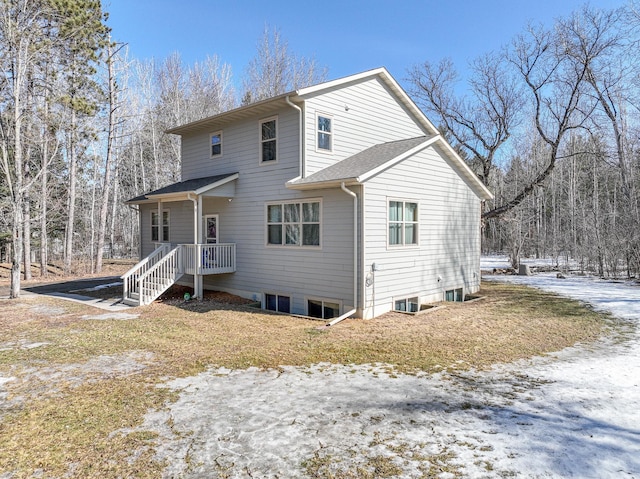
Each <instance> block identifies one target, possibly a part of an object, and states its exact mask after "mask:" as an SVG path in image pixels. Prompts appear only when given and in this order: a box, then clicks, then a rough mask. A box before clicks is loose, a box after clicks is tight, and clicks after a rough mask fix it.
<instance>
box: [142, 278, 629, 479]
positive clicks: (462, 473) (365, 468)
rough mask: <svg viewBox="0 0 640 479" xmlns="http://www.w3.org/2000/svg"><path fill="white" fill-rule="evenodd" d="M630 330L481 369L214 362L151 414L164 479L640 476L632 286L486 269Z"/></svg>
mask: <svg viewBox="0 0 640 479" xmlns="http://www.w3.org/2000/svg"><path fill="white" fill-rule="evenodd" d="M490 279H492V280H499V281H516V282H519V283H525V284H529V285H531V286H534V287H538V288H542V289H546V290H551V291H555V292H557V293H559V294H564V295H568V296H571V297H575V298H578V299H581V300H583V301H585V302H589V303H590V304H592V305H593V306H594V307H595V308H598V309H603V310H607V311H610V312H611V313H612V314H614V315H615V316H617V317H620V318H624V319H626V320H628V321H629V322H630V324H632V325H633V327H630V328H629V332H628V334H627V335H626V336H625V337H624V338H617V339H608V340H603V341H601V342H598V343H596V344H593V345H588V346H584V347H581V346H576V347H572V348H568V349H565V350H563V351H561V352H558V353H555V354H553V355H549V356H545V357H538V358H535V359H533V360H527V361H520V362H518V363H514V364H505V365H499V366H496V367H494V368H493V369H492V370H490V371H488V372H474V371H471V372H460V373H440V374H435V375H426V374H425V375H418V376H409V375H396V374H391V373H389V371H388V370H386V369H385V368H384V367H382V366H376V365H372V366H358V367H352V366H335V365H328V364H325V365H316V366H314V367H311V368H294V367H286V368H283V369H281V370H278V371H275V370H272V371H267V372H264V371H260V370H257V369H249V370H233V371H231V370H225V369H218V370H211V371H208V372H205V373H202V374H200V375H198V376H195V377H189V378H183V379H178V380H174V381H172V382H169V383H168V384H166V385H164V387H169V388H172V389H175V390H177V391H180V397H179V399H178V401H177V402H175V403H172V404H170V405H169V406H168V407H167V408H166V409H164V410H160V411H154V412H150V413H149V414H148V415H147V416H146V420H145V423H144V425H143V426H142V428H141V429H143V430H154V431H157V432H158V433H159V439H158V441H157V444H158V455H159V456H160V458H162V459H165V460H166V461H167V464H169V466H168V468H167V469H166V470H165V477H238V478H239V477H271V478H275V477H300V476H302V475H304V474H307V475H310V476H312V477H337V478H340V477H343V478H346V477H442V478H447V477H472V478H473V477H478V478H479V477H531V478H537V477H576V478H607V477H610V478H619V477H626V478H640V335H639V334H638V331H637V328H636V326H637V322H638V321H640V287H638V286H636V285H631V284H623V283H613V282H606V281H599V280H594V279H592V278H586V277H570V278H567V279H564V280H560V279H557V278H555V275H554V274H541V275H538V276H530V277H519V276H501V277H492V278H490Z"/></svg>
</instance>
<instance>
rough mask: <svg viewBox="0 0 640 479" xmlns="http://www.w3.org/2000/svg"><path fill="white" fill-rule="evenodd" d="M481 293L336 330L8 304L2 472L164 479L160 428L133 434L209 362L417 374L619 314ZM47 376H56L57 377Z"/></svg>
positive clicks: (255, 317) (217, 305) (583, 337)
mask: <svg viewBox="0 0 640 479" xmlns="http://www.w3.org/2000/svg"><path fill="white" fill-rule="evenodd" d="M482 294H484V295H485V296H486V298H485V299H484V300H482V301H478V302H474V303H447V305H446V307H445V308H443V309H439V310H437V311H433V312H430V313H428V314H424V315H420V316H409V315H403V314H400V313H395V314H387V315H384V316H382V317H380V318H377V319H375V320H371V321H360V320H346V321H344V322H342V323H340V324H338V325H336V326H334V327H332V328H330V329H319V327H320V326H321V325H322V323H320V322H317V321H312V320H308V319H302V318H295V317H288V316H282V315H276V314H267V313H265V312H263V311H260V310H254V309H251V308H249V307H247V306H242V305H241V304H237V302H235V304H229V303H227V304H224V303H221V302H217V301H213V300H209V301H204V302H197V301H191V302H184V301H181V300H175V299H174V300H166V301H164V302H156V303H154V304H153V305H151V306H149V307H145V308H138V309H136V310H134V311H137V312H138V313H140V317H139V318H138V319H136V320H131V321H119V320H107V321H86V320H83V319H82V316H83V315H86V314H95V312H96V311H95V310H93V309H92V308H89V307H87V306H85V305H80V304H75V303H70V302H66V301H62V300H56V299H52V298H38V299H36V300H34V299H28V298H23V299H20V300H15V301H9V300H0V311H2V314H0V376H4V377H9V376H14V377H15V378H16V380H14V381H11V382H8V383H6V384H5V388H6V390H7V401H4V406H3V405H2V399H1V396H0V406H2V407H0V421H1V422H0V444H2V445H3V447H2V448H0V474H2V473H5V472H13V473H14V474H15V475H14V476H12V477H31V476H32V475H33V474H41V475H43V476H44V477H61V476H64V475H65V474H66V475H68V477H103V478H109V477H158V475H159V471H160V470H161V467H162V465H161V464H158V463H156V462H154V460H153V454H152V453H153V450H152V447H151V442H150V440H151V439H153V435H152V434H150V433H149V434H146V433H140V432H137V433H135V434H127V433H126V430H128V429H130V428H134V427H136V426H139V425H140V424H141V422H142V418H143V415H144V413H145V412H146V411H147V410H148V409H150V408H151V409H157V408H159V407H161V406H162V404H163V403H164V402H165V401H168V400H170V399H171V395H170V393H169V392H167V391H165V390H163V389H158V388H156V387H155V385H156V384H158V383H161V382H163V381H165V380H166V378H168V377H184V376H188V375H193V374H196V373H198V372H201V371H203V370H205V369H207V368H209V367H211V366H225V367H228V368H246V367H249V366H257V367H261V368H278V367H280V366H282V365H300V366H304V365H309V364H314V363H320V362H328V363H339V364H368V363H384V364H388V365H389V367H390V368H394V369H395V370H397V371H398V372H407V373H412V372H416V371H427V372H431V371H438V370H441V369H443V368H444V369H458V368H471V367H475V368H485V367H488V366H490V365H491V364H494V363H496V362H505V361H513V360H516V359H519V358H524V357H530V356H532V355H538V354H543V353H545V352H549V351H556V350H559V349H561V348H563V347H565V346H569V345H572V344H575V343H576V342H585V341H592V340H594V339H596V338H598V337H599V336H601V335H602V334H603V331H604V330H605V328H607V325H608V324H610V322H609V321H608V320H607V318H606V317H605V316H603V315H601V314H598V313H595V312H593V311H591V310H589V309H587V308H585V307H583V306H581V305H580V304H579V303H577V302H575V301H570V300H567V299H561V298H558V297H556V296H553V295H549V294H544V293H541V292H539V291H536V290H532V289H528V288H525V287H520V286H511V285H504V284H493V283H488V284H485V285H484V289H483V291H482ZM215 299H216V300H218V301H220V300H224V299H225V296H217V297H216V298H215ZM226 299H227V300H230V299H231V298H229V297H226ZM19 341H29V342H34V343H37V342H43V343H47V345H46V346H42V347H37V348H33V349H27V348H20V347H16V346H15V345H16V344H17V343H19ZM134 352H135V353H140V354H142V353H147V356H144V357H145V358H147V359H139V361H140V363H141V366H140V368H138V369H135V370H132V371H130V372H123V373H114V372H113V370H109V369H108V368H106V369H105V370H99V369H98V370H95V369H93V370H91V371H85V373H84V375H80V376H81V377H80V379H78V378H75V379H74V380H71V378H70V377H69V375H70V374H71V373H69V367H70V365H74V367H75V369H74V371H75V372H74V374H76V375H77V374H78V373H77V371H78V370H79V369H82V367H83V365H86V364H88V363H89V362H90V361H92V360H95V359H96V358H99V357H108V358H116V360H117V358H119V357H127V355H131V354H132V353H134ZM136 357H138V356H136ZM65 368H67V369H65ZM34 371H35V372H34ZM52 371H54V372H55V371H57V372H58V373H56V374H57V375H56V374H53V373H52ZM65 371H66V372H65ZM45 372H46V374H45ZM36 373H40V378H39V379H38V380H34V379H33V378H34V377H35V375H37V374H36ZM47 374H48V375H49V376H50V377H51V378H53V377H54V376H55V381H53V379H51V380H50V381H49V382H47V381H48V380H47V376H46V375H47ZM43 375H44V377H43ZM54 383H55V384H54ZM0 392H1V391H0ZM3 410H5V413H4V415H2V414H3V412H2V411H3ZM117 431H125V432H117ZM372 467H373V466H372ZM376 467H381V466H380V465H378V466H376ZM370 469H371V468H370ZM371 470H373V469H371Z"/></svg>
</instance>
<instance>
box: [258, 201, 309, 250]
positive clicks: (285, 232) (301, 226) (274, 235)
mask: <svg viewBox="0 0 640 479" xmlns="http://www.w3.org/2000/svg"><path fill="white" fill-rule="evenodd" d="M267 244H269V245H283V246H320V202H319V201H297V202H286V203H284V202H283V203H271V204H268V205H267Z"/></svg>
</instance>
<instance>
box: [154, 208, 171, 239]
mask: <svg viewBox="0 0 640 479" xmlns="http://www.w3.org/2000/svg"><path fill="white" fill-rule="evenodd" d="M165 213H166V214H167V225H166V226H167V239H164V226H165V225H164V218H163V221H162V224H160V221H159V218H158V224H157V225H154V224H153V216H154V214H155V216H158V208H156V209H154V210H151V211H150V212H149V225H150V227H151V229H150V230H149V231H150V238H151V242H152V243H170V242H171V209H170V208H166V209H165V208H162V216H163V217H164V214H165ZM154 228H158V239H157V240H154V239H153V229H154ZM160 231H162V235H160ZM161 236H162V239H161V238H160V237H161Z"/></svg>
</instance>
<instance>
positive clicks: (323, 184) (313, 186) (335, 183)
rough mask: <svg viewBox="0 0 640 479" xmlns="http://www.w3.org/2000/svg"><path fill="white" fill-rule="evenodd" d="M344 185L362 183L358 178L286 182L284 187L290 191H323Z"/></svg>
mask: <svg viewBox="0 0 640 479" xmlns="http://www.w3.org/2000/svg"><path fill="white" fill-rule="evenodd" d="M342 183H344V184H345V185H346V186H353V185H360V184H362V182H360V181H359V180H358V178H345V179H341V180H327V181H314V182H313V183H300V184H296V183H294V182H291V181H288V182H287V183H286V184H285V186H286V187H287V188H289V189H291V190H300V191H302V190H323V189H328V188H340V186H341V185H342Z"/></svg>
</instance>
